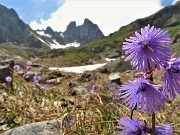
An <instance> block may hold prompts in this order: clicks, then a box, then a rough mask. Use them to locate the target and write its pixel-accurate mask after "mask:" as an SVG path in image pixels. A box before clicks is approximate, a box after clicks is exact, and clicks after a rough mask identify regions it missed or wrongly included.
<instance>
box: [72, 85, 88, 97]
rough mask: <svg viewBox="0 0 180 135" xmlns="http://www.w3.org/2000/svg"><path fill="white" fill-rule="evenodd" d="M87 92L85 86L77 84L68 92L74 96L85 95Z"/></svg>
mask: <svg viewBox="0 0 180 135" xmlns="http://www.w3.org/2000/svg"><path fill="white" fill-rule="evenodd" d="M86 93H87V90H86V88H85V87H82V86H78V87H74V88H73V89H72V91H71V92H70V95H72V96H75V95H85V94H86Z"/></svg>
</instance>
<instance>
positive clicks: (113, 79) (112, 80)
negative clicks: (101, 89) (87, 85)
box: [109, 73, 122, 85]
mask: <svg viewBox="0 0 180 135" xmlns="http://www.w3.org/2000/svg"><path fill="white" fill-rule="evenodd" d="M109 81H110V83H116V84H118V85H121V84H122V82H121V77H120V76H119V74H118V73H113V74H110V75H109Z"/></svg>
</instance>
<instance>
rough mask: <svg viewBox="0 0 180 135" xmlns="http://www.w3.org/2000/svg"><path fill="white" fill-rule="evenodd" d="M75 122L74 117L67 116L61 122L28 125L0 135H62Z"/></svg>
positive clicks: (52, 121) (53, 121) (51, 121)
mask: <svg viewBox="0 0 180 135" xmlns="http://www.w3.org/2000/svg"><path fill="white" fill-rule="evenodd" d="M75 120H76V118H75V116H74V115H71V114H67V115H65V116H64V117H63V118H62V119H61V120H50V121H43V122H36V123H30V124H26V125H23V126H21V127H16V128H13V129H10V130H8V131H6V132H4V133H3V134H1V135H60V134H63V131H64V128H71V127H72V125H73V124H74V123H75Z"/></svg>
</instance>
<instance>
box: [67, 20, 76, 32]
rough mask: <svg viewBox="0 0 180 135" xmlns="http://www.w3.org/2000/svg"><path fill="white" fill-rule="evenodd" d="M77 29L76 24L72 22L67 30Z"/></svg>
mask: <svg viewBox="0 0 180 135" xmlns="http://www.w3.org/2000/svg"><path fill="white" fill-rule="evenodd" d="M75 28H76V22H75V21H71V22H70V23H69V25H68V26H67V30H71V29H75Z"/></svg>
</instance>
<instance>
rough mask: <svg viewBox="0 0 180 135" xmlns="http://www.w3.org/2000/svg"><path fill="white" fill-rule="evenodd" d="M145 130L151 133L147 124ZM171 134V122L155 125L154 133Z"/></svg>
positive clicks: (150, 128)
mask: <svg viewBox="0 0 180 135" xmlns="http://www.w3.org/2000/svg"><path fill="white" fill-rule="evenodd" d="M146 131H147V132H148V133H149V134H151V133H152V127H150V126H147V129H146ZM172 134H173V126H172V125H171V124H168V125H163V126H156V135H172Z"/></svg>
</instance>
